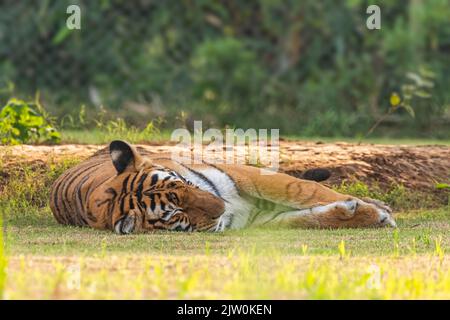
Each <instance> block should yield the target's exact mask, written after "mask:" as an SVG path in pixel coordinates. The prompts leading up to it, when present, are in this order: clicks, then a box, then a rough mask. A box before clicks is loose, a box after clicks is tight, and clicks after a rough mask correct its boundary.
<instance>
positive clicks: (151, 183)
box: [150, 173, 158, 186]
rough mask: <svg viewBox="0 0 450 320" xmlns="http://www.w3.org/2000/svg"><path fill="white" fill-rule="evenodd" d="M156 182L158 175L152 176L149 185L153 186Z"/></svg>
mask: <svg viewBox="0 0 450 320" xmlns="http://www.w3.org/2000/svg"><path fill="white" fill-rule="evenodd" d="M156 182H158V174H157V173H155V174H153V175H152V180H151V181H150V185H151V186H153V185H155V184H156Z"/></svg>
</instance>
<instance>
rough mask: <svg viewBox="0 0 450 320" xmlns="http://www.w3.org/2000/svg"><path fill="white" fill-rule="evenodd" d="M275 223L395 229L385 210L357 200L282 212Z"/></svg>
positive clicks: (314, 226) (322, 226) (301, 225)
mask: <svg viewBox="0 0 450 320" xmlns="http://www.w3.org/2000/svg"><path fill="white" fill-rule="evenodd" d="M277 221H278V222H281V223H285V224H288V225H291V226H295V227H304V228H305V227H306V228H332V229H335V228H361V227H384V226H390V227H396V224H395V221H394V220H393V219H392V217H391V215H390V213H389V212H388V211H387V210H384V209H382V208H381V207H378V206H377V205H375V204H371V203H367V202H364V201H361V200H358V199H351V200H346V201H338V202H333V203H330V204H327V205H323V206H316V207H312V208H309V209H302V210H293V211H289V212H284V213H282V214H281V215H280V216H279V218H277Z"/></svg>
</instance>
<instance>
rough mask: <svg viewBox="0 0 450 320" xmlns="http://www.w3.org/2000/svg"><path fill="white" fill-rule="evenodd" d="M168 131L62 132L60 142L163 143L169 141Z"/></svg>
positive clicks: (92, 130) (96, 130)
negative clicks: (125, 141)
mask: <svg viewBox="0 0 450 320" xmlns="http://www.w3.org/2000/svg"><path fill="white" fill-rule="evenodd" d="M170 135H171V132H170V131H161V132H154V133H151V134H149V133H147V132H145V131H138V130H128V129H127V130H125V131H124V132H108V131H105V130H101V129H90V130H62V131H61V141H62V143H63V144H64V143H66V144H70V143H73V144H107V143H110V142H111V141H112V140H115V139H122V140H127V141H129V142H130V143H143V142H150V141H151V142H164V141H169V140H170Z"/></svg>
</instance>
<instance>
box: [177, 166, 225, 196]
mask: <svg viewBox="0 0 450 320" xmlns="http://www.w3.org/2000/svg"><path fill="white" fill-rule="evenodd" d="M180 165H181V166H183V167H184V168H186V169H187V170H189V171H190V172H191V173H193V174H194V175H196V176H197V177H199V178H200V179H202V180H203V181H205V182H206V183H207V184H208V185H209V186H210V187H211V189H213V191H214V193H215V195H216V196H218V197H220V198H222V196H221V194H220V192H219V190H218V189H217V187H216V185H215V184H214V183H212V181H211V180H209V179H208V178H207V177H206V176H205V175H204V174H202V173H200V172H198V171H195V170H194V169H191V168H189V167H187V166H185V165H184V164H182V163H180Z"/></svg>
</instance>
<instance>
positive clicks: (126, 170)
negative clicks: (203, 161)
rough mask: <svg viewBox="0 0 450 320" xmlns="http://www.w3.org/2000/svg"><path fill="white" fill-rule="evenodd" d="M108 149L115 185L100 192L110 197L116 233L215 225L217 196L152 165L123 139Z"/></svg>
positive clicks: (219, 203) (220, 208) (219, 204)
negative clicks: (115, 172)
mask: <svg viewBox="0 0 450 320" xmlns="http://www.w3.org/2000/svg"><path fill="white" fill-rule="evenodd" d="M109 149H110V157H111V160H112V164H113V165H114V168H115V170H116V171H117V175H116V176H115V177H113V178H112V180H111V183H114V185H115V186H116V188H111V187H110V188H105V189H104V191H103V192H104V193H105V194H107V196H109V197H110V198H112V197H114V201H115V202H113V201H112V202H111V203H115V206H116V208H115V210H116V211H115V212H113V213H112V216H113V218H112V221H113V225H112V227H113V228H114V230H115V231H116V233H120V234H126V233H131V232H134V231H143V230H159V229H163V230H174V231H196V230H198V231H203V230H214V229H215V228H216V226H217V223H218V220H219V218H220V216H221V215H222V214H223V212H224V210H225V206H224V201H223V200H222V199H221V198H219V197H217V196H215V195H213V194H211V193H209V192H206V191H203V190H201V189H199V188H198V187H197V186H195V185H193V184H192V183H191V182H189V181H188V180H186V179H185V178H184V177H182V176H181V175H179V174H178V173H176V172H175V171H172V170H169V169H167V168H164V167H162V166H159V165H155V164H153V163H152V161H151V160H150V159H148V158H146V157H144V156H142V155H140V154H139V152H138V151H137V150H136V149H135V148H134V147H133V146H131V145H129V144H128V143H126V142H124V141H119V140H117V141H113V142H111V144H110V148H109ZM111 183H109V185H111ZM117 187H119V188H117ZM114 214H116V215H117V216H116V217H114Z"/></svg>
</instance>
